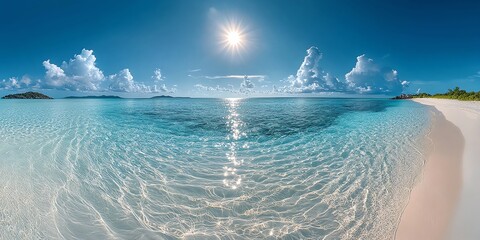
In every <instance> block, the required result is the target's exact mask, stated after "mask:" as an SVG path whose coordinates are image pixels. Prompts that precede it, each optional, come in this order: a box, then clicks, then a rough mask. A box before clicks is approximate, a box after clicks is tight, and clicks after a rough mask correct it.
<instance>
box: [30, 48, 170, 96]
mask: <svg viewBox="0 0 480 240" xmlns="http://www.w3.org/2000/svg"><path fill="white" fill-rule="evenodd" d="M43 66H44V67H45V69H46V72H45V82H44V83H43V84H42V87H43V88H52V89H58V90H71V91H91V92H94V91H100V92H105V91H113V92H143V93H157V92H170V93H172V92H175V91H176V89H175V88H171V89H169V88H167V87H166V85H165V84H163V85H160V86H157V85H145V84H144V83H138V82H136V81H135V80H134V77H133V75H132V74H131V72H130V70H129V69H128V68H126V69H123V70H121V71H119V72H118V73H117V74H113V75H109V76H105V75H104V74H103V72H102V71H101V70H100V69H99V68H98V67H97V66H96V57H95V55H93V51H92V50H86V49H83V50H82V52H81V53H80V54H78V55H75V56H74V58H73V59H70V60H69V61H68V62H65V61H64V62H63V63H62V65H61V66H60V67H59V66H57V65H55V64H53V63H51V62H50V60H46V61H44V62H43ZM152 78H154V79H155V82H157V81H162V80H163V79H164V76H162V74H161V71H160V69H155V71H154V76H152ZM37 85H38V83H37Z"/></svg>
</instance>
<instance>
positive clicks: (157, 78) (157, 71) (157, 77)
mask: <svg viewBox="0 0 480 240" xmlns="http://www.w3.org/2000/svg"><path fill="white" fill-rule="evenodd" d="M152 78H153V79H154V80H155V81H156V82H157V81H163V80H164V77H163V76H162V71H161V70H160V69H159V68H157V69H155V71H153V76H152Z"/></svg>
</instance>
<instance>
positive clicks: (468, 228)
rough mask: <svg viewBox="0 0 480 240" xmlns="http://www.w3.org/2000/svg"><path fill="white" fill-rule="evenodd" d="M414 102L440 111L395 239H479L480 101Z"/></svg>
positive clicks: (432, 100) (436, 116) (422, 100)
mask: <svg viewBox="0 0 480 240" xmlns="http://www.w3.org/2000/svg"><path fill="white" fill-rule="evenodd" d="M414 101H416V102H419V103H421V104H425V105H430V106H433V107H435V109H436V110H438V111H439V112H435V113H434V114H435V116H434V118H433V121H434V122H433V128H432V131H431V134H430V136H429V137H430V139H431V141H432V150H431V153H430V155H429V157H428V160H427V162H426V164H425V167H424V170H423V174H422V176H421V177H420V179H419V181H418V182H417V184H416V186H415V187H414V189H413V190H412V193H411V196H410V200H409V203H408V205H407V207H406V209H405V211H404V213H403V215H402V219H401V221H400V225H399V227H398V230H397V234H396V239H480V228H478V227H477V223H478V222H480V207H478V203H479V202H480V188H479V187H478V184H479V183H480V157H479V156H480V103H478V102H462V101H456V100H443V99H415V100H414ZM440 113H441V114H440Z"/></svg>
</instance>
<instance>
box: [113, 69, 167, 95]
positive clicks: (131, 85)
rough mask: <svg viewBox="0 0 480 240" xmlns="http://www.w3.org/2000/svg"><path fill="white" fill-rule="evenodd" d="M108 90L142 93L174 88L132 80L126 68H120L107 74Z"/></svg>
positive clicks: (165, 90)
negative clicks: (111, 73)
mask: <svg viewBox="0 0 480 240" xmlns="http://www.w3.org/2000/svg"><path fill="white" fill-rule="evenodd" d="M107 90H108V91H112V92H142V93H159V92H168V93H174V92H175V91H176V89H175V88H171V89H169V88H167V86H166V85H165V84H162V85H152V86H148V85H145V84H143V83H137V82H135V81H134V79H133V76H132V74H131V73H130V70H129V69H128V68H126V69H123V70H121V71H120V72H118V73H117V74H113V75H110V76H108V87H107Z"/></svg>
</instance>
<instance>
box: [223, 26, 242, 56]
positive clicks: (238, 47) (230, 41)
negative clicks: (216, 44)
mask: <svg viewBox="0 0 480 240" xmlns="http://www.w3.org/2000/svg"><path fill="white" fill-rule="evenodd" d="M220 33H221V35H220V44H221V45H222V49H224V50H227V52H230V54H232V55H234V56H238V55H239V54H240V52H241V51H242V50H244V49H245V47H246V45H247V42H248V33H247V31H246V28H245V27H244V26H242V24H241V22H239V21H232V20H230V21H227V22H226V23H225V24H224V25H222V26H221V31H220Z"/></svg>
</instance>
